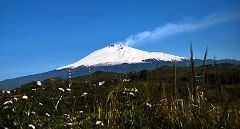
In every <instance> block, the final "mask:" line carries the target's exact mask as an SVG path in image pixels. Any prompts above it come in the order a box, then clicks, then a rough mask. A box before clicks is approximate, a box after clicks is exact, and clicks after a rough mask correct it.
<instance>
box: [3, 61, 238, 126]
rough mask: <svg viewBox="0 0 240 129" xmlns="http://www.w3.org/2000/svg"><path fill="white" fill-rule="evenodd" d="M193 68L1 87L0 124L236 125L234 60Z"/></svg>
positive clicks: (95, 75)
mask: <svg viewBox="0 0 240 129" xmlns="http://www.w3.org/2000/svg"><path fill="white" fill-rule="evenodd" d="M193 68H194V69H192V68H191V67H167V66H166V67H160V68H156V69H154V70H143V71H140V72H135V73H127V74H120V73H106V72H96V73H93V74H91V75H88V76H81V77H76V78H72V79H71V80H70V79H60V78H52V79H49V80H45V81H42V82H41V85H38V84H37V82H32V83H30V84H27V85H24V86H22V87H20V88H17V89H15V90H11V91H10V92H11V93H7V91H2V92H1V95H0V109H1V110H0V127H1V128H4V127H7V128H9V129H12V128H19V129H26V128H34V127H35V128H56V129H61V128H114V129H116V128H117V129H125V128H126V129H128V128H129V129H140V128H141V129H142V128H143V129H149V128H184V129H189V128H204V129H205V128H226V129H229V128H239V127H240V65H233V64H219V65H207V66H204V68H203V67H202V66H200V67H193ZM203 69H204V70H203ZM192 70H194V75H195V76H193V72H192ZM203 77H204V79H203ZM71 82H72V85H69V84H71ZM99 84H100V85H99ZM23 96H25V97H26V96H27V98H25V97H23ZM33 126H34V127H33Z"/></svg>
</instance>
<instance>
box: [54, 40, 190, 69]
mask: <svg viewBox="0 0 240 129" xmlns="http://www.w3.org/2000/svg"><path fill="white" fill-rule="evenodd" d="M147 59H155V60H161V61H173V60H176V61H181V60H183V59H186V58H185V57H180V56H174V55H171V54H165V53H162V52H147V51H142V50H139V49H135V48H131V47H128V46H126V45H123V44H115V45H108V46H106V47H104V48H102V49H99V50H96V51H94V52H92V53H91V54H89V55H88V56H86V57H85V58H83V59H81V60H79V61H77V62H75V63H73V64H69V65H66V66H63V67H60V68H58V69H57V70H60V69H64V68H77V67H79V66H96V65H101V66H104V65H118V64H123V63H128V64H131V63H143V61H144V60H147Z"/></svg>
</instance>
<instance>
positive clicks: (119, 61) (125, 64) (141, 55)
mask: <svg viewBox="0 0 240 129" xmlns="http://www.w3.org/2000/svg"><path fill="white" fill-rule="evenodd" d="M174 60H175V61H176V65H177V66H187V65H189V64H190V61H189V58H186V57H181V56H174V55H171V54H165V53H161V52H146V51H142V50H138V49H135V48H131V47H128V46H125V45H122V44H117V45H109V46H106V47H104V48H102V49H99V50H96V51H94V52H92V53H91V54H89V55H88V56H86V57H85V58H83V59H81V60H79V61H77V62H76V63H73V64H69V65H66V66H63V67H60V68H57V69H55V70H52V71H48V72H44V73H39V74H33V75H28V76H23V77H18V78H13V79H7V80H3V81H0V89H14V88H16V87H19V86H21V85H23V84H26V83H30V82H32V81H37V80H45V79H49V78H54V77H60V78H68V75H69V72H68V71H69V69H71V73H72V77H76V76H81V75H88V74H91V73H93V72H96V71H105V72H121V73H126V72H137V71H141V70H144V69H153V68H156V67H160V66H173V64H174V63H173V61H174ZM202 62H203V61H202V60H200V59H195V65H196V66H199V65H202ZM213 62H214V60H212V59H208V60H207V61H206V64H213ZM215 62H216V63H232V64H240V61H237V60H231V59H223V60H216V61H215Z"/></svg>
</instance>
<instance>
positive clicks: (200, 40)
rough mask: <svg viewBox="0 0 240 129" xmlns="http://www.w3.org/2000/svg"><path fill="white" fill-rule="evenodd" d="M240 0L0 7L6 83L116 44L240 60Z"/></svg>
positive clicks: (33, 0) (1, 68)
mask: <svg viewBox="0 0 240 129" xmlns="http://www.w3.org/2000/svg"><path fill="white" fill-rule="evenodd" d="M239 9H240V1H239V0H185V1H183V0H172V1H171V2H170V1H169V0H166V1H164V0H161V1H160V0H101V1H100V0H85V1H84V0H0V60H1V61H0V80H3V79H7V78H14V77H19V76H24V75H29V74H34V73H39V72H45V71H49V70H52V69H55V68H58V67H60V66H63V65H67V64H70V63H73V62H75V61H77V60H79V59H81V58H83V57H84V56H86V55H88V54H89V53H90V52H92V51H94V50H97V49H100V48H102V47H105V46H106V45H108V44H110V43H113V42H119V41H121V42H124V43H127V44H129V45H130V46H132V47H135V48H138V49H142V50H146V51H161V52H165V53H171V54H175V55H179V56H189V42H190V40H191V41H192V43H193V50H194V54H195V57H197V58H202V57H203V54H204V49H205V48H206V47H207V46H208V48H209V58H212V57H213V55H214V54H216V57H217V59H222V58H231V59H238V60H240V51H239V48H240V47H239V43H240V13H239V12H240V10H239Z"/></svg>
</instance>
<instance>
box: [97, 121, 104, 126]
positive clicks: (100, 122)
mask: <svg viewBox="0 0 240 129" xmlns="http://www.w3.org/2000/svg"><path fill="white" fill-rule="evenodd" d="M96 125H101V126H103V125H104V124H103V122H102V121H99V120H98V121H96Z"/></svg>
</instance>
